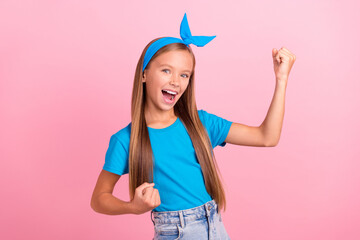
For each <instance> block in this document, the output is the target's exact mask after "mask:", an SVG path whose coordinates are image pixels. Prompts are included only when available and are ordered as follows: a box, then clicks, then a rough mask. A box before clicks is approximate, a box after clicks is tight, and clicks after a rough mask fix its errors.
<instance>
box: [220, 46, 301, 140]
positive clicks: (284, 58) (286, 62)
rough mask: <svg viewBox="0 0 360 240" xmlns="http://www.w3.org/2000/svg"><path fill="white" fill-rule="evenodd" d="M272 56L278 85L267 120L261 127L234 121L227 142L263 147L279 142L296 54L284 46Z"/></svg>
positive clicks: (273, 52) (274, 51)
mask: <svg viewBox="0 0 360 240" xmlns="http://www.w3.org/2000/svg"><path fill="white" fill-rule="evenodd" d="M272 56H273V63H274V72H275V78H276V86H275V92H274V96H273V99H272V101H271V105H270V107H269V110H268V113H267V115H266V117H265V120H264V121H263V122H262V124H261V125H260V126H259V127H251V126H246V125H243V124H240V123H233V124H232V125H231V127H230V131H229V133H228V136H227V137H226V139H225V142H228V143H232V144H237V145H247V146H261V147H274V146H276V145H277V144H278V142H279V140H280V134H281V128H282V124H283V119H284V112H285V92H286V85H287V81H288V77H289V74H290V70H291V68H292V66H293V64H294V62H295V60H296V56H295V55H294V54H293V53H291V52H290V51H289V50H288V49H286V48H284V47H282V48H281V49H280V50H279V51H278V50H277V49H275V48H274V49H273V50H272Z"/></svg>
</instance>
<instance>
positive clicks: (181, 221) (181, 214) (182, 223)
mask: <svg viewBox="0 0 360 240" xmlns="http://www.w3.org/2000/svg"><path fill="white" fill-rule="evenodd" d="M179 218H180V224H181V227H182V228H184V227H185V222H184V215H183V211H179Z"/></svg>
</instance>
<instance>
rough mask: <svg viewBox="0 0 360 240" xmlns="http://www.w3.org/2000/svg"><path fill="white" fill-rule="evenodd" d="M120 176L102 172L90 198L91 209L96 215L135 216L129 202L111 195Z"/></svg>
mask: <svg viewBox="0 0 360 240" xmlns="http://www.w3.org/2000/svg"><path fill="white" fill-rule="evenodd" d="M119 179H120V175H117V174H114V173H111V172H108V171H105V170H102V171H101V173H100V175H99V178H98V180H97V183H96V186H95V189H94V192H93V194H92V197H91V203H90V206H91V208H92V209H93V210H94V211H95V212H98V213H103V214H108V215H120V214H135V212H134V209H133V208H132V205H131V204H130V202H126V201H123V200H120V199H118V198H116V197H114V196H113V195H112V192H113V190H114V187H115V184H116V183H117V181H118V180H119Z"/></svg>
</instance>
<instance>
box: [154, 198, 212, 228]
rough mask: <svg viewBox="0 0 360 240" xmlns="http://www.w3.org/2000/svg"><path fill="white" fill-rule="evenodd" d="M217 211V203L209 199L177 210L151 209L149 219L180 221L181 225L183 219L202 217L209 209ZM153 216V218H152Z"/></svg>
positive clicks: (207, 214) (207, 213)
mask: <svg viewBox="0 0 360 240" xmlns="http://www.w3.org/2000/svg"><path fill="white" fill-rule="evenodd" d="M215 210H216V211H217V212H218V211H219V209H218V205H217V204H216V202H215V200H214V199H213V200H210V201H208V202H206V203H204V204H203V205H201V206H198V207H194V208H189V209H184V210H178V211H165V212H155V211H153V210H152V211H151V220H152V222H153V223H154V225H155V223H180V224H181V225H182V226H183V224H184V221H186V222H191V221H195V220H197V219H202V218H204V217H205V216H209V215H210V211H215ZM153 216H154V219H153Z"/></svg>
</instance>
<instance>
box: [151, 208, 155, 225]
mask: <svg viewBox="0 0 360 240" xmlns="http://www.w3.org/2000/svg"><path fill="white" fill-rule="evenodd" d="M150 218H151V221H152V222H153V224H154V225H155V222H154V220H153V211H151V214H150Z"/></svg>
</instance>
